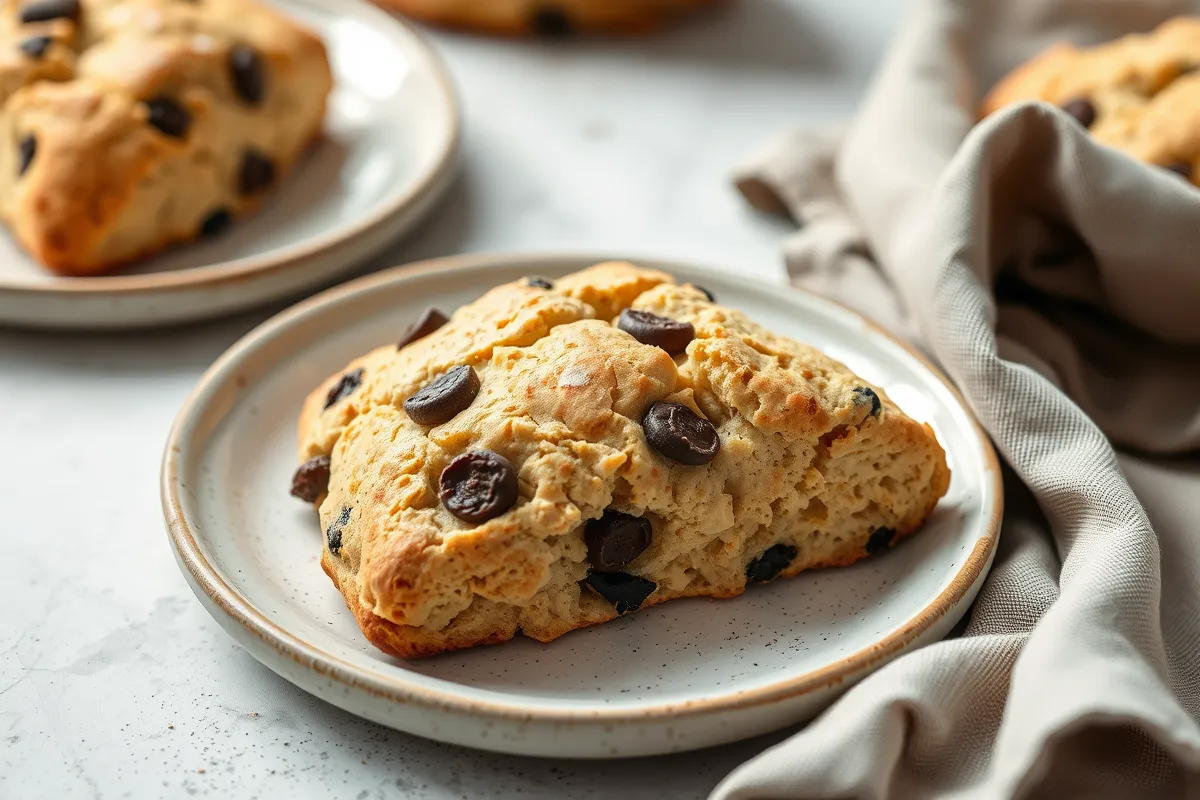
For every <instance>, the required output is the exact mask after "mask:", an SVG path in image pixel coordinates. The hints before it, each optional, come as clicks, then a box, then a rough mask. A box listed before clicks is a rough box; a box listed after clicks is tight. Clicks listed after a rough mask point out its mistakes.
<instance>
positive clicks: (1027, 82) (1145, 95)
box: [983, 17, 1200, 183]
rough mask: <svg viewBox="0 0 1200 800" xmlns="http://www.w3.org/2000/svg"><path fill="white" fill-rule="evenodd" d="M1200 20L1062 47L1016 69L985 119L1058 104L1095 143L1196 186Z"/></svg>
mask: <svg viewBox="0 0 1200 800" xmlns="http://www.w3.org/2000/svg"><path fill="white" fill-rule="evenodd" d="M1197 67H1200V19H1196V18H1189V17H1179V18H1176V19H1173V20H1170V21H1168V22H1165V23H1163V24H1162V25H1160V26H1159V27H1158V28H1156V29H1155V30H1154V31H1152V32H1151V33H1148V34H1134V35H1130V36H1125V37H1123V38H1121V39H1117V40H1116V41H1113V42H1109V43H1108V44H1103V45H1100V46H1097V47H1090V48H1084V49H1080V48H1077V47H1075V46H1073V45H1070V44H1060V45H1057V46H1056V47H1053V48H1051V49H1050V50H1048V51H1046V52H1045V53H1042V54H1041V55H1040V56H1038V57H1037V58H1034V59H1033V60H1032V61H1029V62H1027V63H1026V64H1024V65H1023V66H1021V67H1018V68H1017V69H1016V70H1015V71H1013V72H1012V73H1011V74H1010V75H1009V76H1008V77H1007V78H1005V79H1004V80H1003V81H1001V82H1000V83H999V84H998V85H997V86H996V87H995V88H994V89H993V90H992V92H991V93H990V94H989V95H988V97H987V99H986V100H985V101H984V104H983V113H984V115H987V114H991V113H993V112H995V111H997V110H999V109H1001V108H1003V107H1005V106H1008V105H1011V104H1013V103H1018V102H1022V101H1028V100H1044V101H1046V102H1048V103H1051V104H1053V105H1057V106H1060V107H1061V108H1062V109H1063V110H1064V111H1066V112H1067V113H1069V114H1071V115H1072V116H1073V117H1075V119H1076V120H1078V121H1079V123H1080V124H1081V125H1083V126H1084V127H1085V128H1087V129H1089V130H1090V131H1091V134H1092V136H1093V137H1094V138H1095V139H1096V140H1097V141H1099V142H1102V143H1103V144H1106V145H1109V146H1111V147H1115V148H1117V149H1118V150H1122V151H1124V152H1125V153H1128V154H1129V155H1131V156H1133V157H1134V158H1137V159H1139V160H1141V161H1144V162H1146V163H1148V164H1154V165H1157V166H1160V167H1163V168H1164V169H1169V170H1171V171H1173V172H1177V173H1179V174H1180V175H1182V176H1183V177H1185V178H1187V179H1188V180H1190V181H1192V182H1193V183H1196V182H1197V181H1200V170H1197V169H1196V167H1197V165H1198V164H1200V71H1197Z"/></svg>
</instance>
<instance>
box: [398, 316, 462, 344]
mask: <svg viewBox="0 0 1200 800" xmlns="http://www.w3.org/2000/svg"><path fill="white" fill-rule="evenodd" d="M449 321H450V319H449V318H448V317H447V316H446V315H445V314H443V313H442V312H440V311H438V310H437V309H436V308H427V309H425V313H424V314H422V315H421V318H420V319H418V320H417V321H416V322H414V323H413V324H412V326H410V327H409V329H408V332H407V333H405V334H404V338H403V339H401V340H400V343H399V344H398V345H396V349H397V350H400V349H403V348H405V347H408V346H409V345H410V344H412V343H413V342H415V341H417V340H418V339H424V338H425V337H426V336H428V335H429V334H431V333H433V332H434V331H436V330H437V329H438V328H440V327H442V326H443V325H445V324H446V323H447V322H449Z"/></svg>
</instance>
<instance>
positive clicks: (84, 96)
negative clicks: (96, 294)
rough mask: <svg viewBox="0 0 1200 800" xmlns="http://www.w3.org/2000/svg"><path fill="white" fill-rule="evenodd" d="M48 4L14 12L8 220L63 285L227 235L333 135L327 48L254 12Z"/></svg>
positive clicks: (0, 98)
mask: <svg viewBox="0 0 1200 800" xmlns="http://www.w3.org/2000/svg"><path fill="white" fill-rule="evenodd" d="M46 2H47V0H42V2H41V3H38V2H30V0H25V2H17V1H16V0H7V1H6V2H4V3H3V6H2V7H0V217H3V219H4V221H5V222H6V223H7V224H8V225H9V227H10V228H11V229H12V231H13V233H14V235H15V236H16V238H17V239H18V240H19V241H20V243H21V244H22V245H23V246H24V247H25V248H26V249H27V250H28V251H29V252H30V253H32V254H33V255H34V256H35V257H36V258H37V259H38V260H39V261H41V262H42V263H43V264H45V265H46V266H47V267H49V268H50V269H52V270H54V271H55V272H59V273H62V274H68V275H93V274H99V273H103V272H107V271H110V270H112V269H113V268H115V267H117V266H119V265H121V264H123V263H126V262H128V261H131V260H133V259H136V258H139V257H141V256H144V255H148V254H150V253H153V252H155V251H158V250H160V249H162V248H164V247H166V246H168V245H170V244H173V243H176V242H182V241H187V240H190V239H194V238H197V237H199V236H202V235H209V234H216V233H219V232H220V231H221V230H222V229H223V228H224V227H225V225H226V224H227V223H228V222H229V221H230V220H232V219H234V218H236V217H238V216H240V215H243V214H245V213H247V212H249V211H251V210H252V209H254V208H255V207H256V206H257V205H258V204H259V202H260V201H261V199H262V198H263V197H264V196H265V195H266V194H267V193H268V192H269V191H270V190H271V188H272V187H273V186H274V185H275V184H276V183H278V181H279V179H280V178H281V177H282V176H283V175H284V174H285V173H286V172H287V171H288V170H289V169H290V167H291V166H292V164H293V163H294V162H295V160H296V159H297V157H298V156H299V155H300V154H301V153H302V151H303V150H304V148H305V146H306V145H307V144H308V143H309V142H310V141H311V140H312V139H313V138H314V137H315V136H317V135H318V133H319V132H320V129H321V123H322V119H323V117H324V113H325V102H326V98H327V96H328V94H329V91H330V89H331V86H332V77H331V74H330V69H329V63H328V60H327V57H326V53H325V48H324V45H323V44H322V42H321V40H320V39H318V38H317V37H316V36H315V35H313V34H312V33H310V32H308V31H306V30H304V29H303V28H301V27H300V26H299V25H297V24H296V23H293V22H292V21H290V20H288V19H286V18H285V17H284V16H282V15H281V14H279V13H278V12H276V11H274V10H272V9H270V8H268V7H266V6H264V5H260V4H259V3H257V2H254V0H195V2H193V1H192V0H80V2H78V3H77V4H72V3H69V2H68V3H65V4H64V3H62V2H61V0H48V2H49V3H51V4H57V5H58V6H60V7H59V8H57V9H55V8H53V7H52V8H50V10H49V11H48V12H47V13H54V12H56V11H57V12H62V11H66V12H68V14H69V15H68V16H59V17H55V18H51V19H35V20H33V21H23V17H24V18H25V19H28V18H29V17H30V16H31V15H30V13H29V11H28V9H29V8H30V7H37V6H39V5H44V4H45V3H46ZM32 16H34V17H41V16H45V14H33V15H32ZM156 107H157V108H158V110H159V113H158V114H156V113H155V111H154V109H155V108H156ZM163 109H165V112H166V119H165V121H163V119H162V112H163ZM179 109H182V112H183V113H182V115H181V113H180V111H179Z"/></svg>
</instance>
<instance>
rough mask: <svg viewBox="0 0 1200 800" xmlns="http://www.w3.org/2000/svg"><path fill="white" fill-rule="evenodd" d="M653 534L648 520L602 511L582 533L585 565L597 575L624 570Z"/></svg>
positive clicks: (639, 553)
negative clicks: (598, 573)
mask: <svg viewBox="0 0 1200 800" xmlns="http://www.w3.org/2000/svg"><path fill="white" fill-rule="evenodd" d="M653 533H654V529H653V526H651V524H650V520H648V519H646V518H645V517H635V516H633V515H632V514H625V513H623V512H620V511H612V510H609V511H605V512H604V516H602V517H600V519H593V520H590V521H589V522H588V524H587V526H586V527H585V528H584V530H583V540H584V542H586V543H587V549H588V563H589V564H591V565H592V566H593V567H595V568H596V569H598V570H600V571H601V572H616V571H617V570H622V569H625V567H627V566H629V564H630V562H631V561H633V560H634V559H635V558H637V557H638V556H640V555H641V554H642V553H643V552H645V550H646V548H647V547H649V546H650V539H651V537H652V535H653Z"/></svg>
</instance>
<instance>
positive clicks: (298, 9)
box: [0, 0, 460, 329]
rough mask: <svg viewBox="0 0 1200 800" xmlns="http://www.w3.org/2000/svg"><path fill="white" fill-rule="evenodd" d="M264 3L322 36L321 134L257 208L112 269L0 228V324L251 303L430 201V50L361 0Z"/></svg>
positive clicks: (438, 109)
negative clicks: (93, 271) (329, 83)
mask: <svg viewBox="0 0 1200 800" xmlns="http://www.w3.org/2000/svg"><path fill="white" fill-rule="evenodd" d="M266 2H270V3H272V4H273V5H276V6H278V7H279V8H280V9H281V10H282V11H283V12H285V13H286V14H288V15H289V16H291V17H293V18H295V19H297V20H299V21H301V22H303V23H305V24H307V25H308V26H310V27H311V28H312V29H314V30H316V31H319V32H320V34H321V36H322V38H324V40H325V44H326V46H327V48H328V51H329V57H330V61H331V63H332V66H333V73H334V79H335V81H336V85H335V88H334V92H333V95H332V97H331V98H330V102H329V110H328V113H327V115H326V119H325V135H324V137H323V138H322V139H320V140H319V141H318V143H317V144H316V145H315V146H314V147H313V148H312V150H311V152H309V153H308V154H307V155H306V157H305V158H303V159H302V160H301V161H300V163H299V164H297V165H296V168H295V169H294V170H293V171H292V173H291V174H290V175H288V177H287V178H286V179H285V180H284V182H283V184H282V185H281V186H279V187H278V188H277V190H276V191H274V192H272V194H271V196H270V197H269V198H267V200H266V201H265V202H264V204H263V207H262V209H260V210H259V212H258V213H257V214H254V215H251V216H248V217H246V218H245V219H244V220H240V221H239V222H238V223H237V224H236V225H234V226H233V227H232V228H230V230H229V232H228V233H226V234H224V235H222V236H221V237H219V238H217V239H213V240H211V241H203V242H193V243H190V244H187V245H182V246H180V247H177V248H174V249H172V250H170V251H168V252H165V253H163V254H161V255H159V256H156V257H153V258H149V259H145V260H143V261H140V262H138V263H137V264H135V265H133V266H131V267H130V268H129V269H127V270H124V271H122V272H120V273H118V274H116V275H108V276H102V277H94V278H66V277H58V276H55V275H52V274H51V273H49V272H47V271H46V270H45V269H44V268H43V267H42V266H40V265H39V264H38V263H37V262H36V261H35V260H33V258H31V257H30V256H29V255H28V254H27V253H25V251H24V250H22V249H21V248H20V247H19V246H18V245H17V244H16V242H15V241H14V240H13V239H12V237H11V236H10V235H9V234H8V232H7V231H6V230H4V229H3V228H2V227H0V324H5V325H20V326H27V327H40V328H76V329H97V328H109V329H112V328H136V327H148V326H154V325H164V324H173V323H179V322H187V321H192V320H196V319H201V318H204V317H211V316H216V315H219V314H226V313H231V312H234V311H238V310H241V309H246V308H251V307H253V306H255V305H260V304H262V303H265V302H268V301H270V300H272V299H277V298H283V297H289V296H294V295H296V294H298V293H300V292H302V291H303V290H305V289H309V288H311V287H313V286H317V285H320V284H322V283H329V282H331V281H332V280H333V279H334V278H335V277H336V276H337V275H338V274H340V273H343V272H345V271H346V270H348V269H350V268H351V267H353V266H354V265H355V264H357V263H359V262H361V261H362V260H363V259H365V258H367V257H369V256H371V255H373V254H375V253H376V252H378V251H379V250H380V249H381V248H383V247H385V246H386V245H388V244H389V243H390V242H392V241H394V240H395V239H396V238H397V237H399V236H401V235H402V234H404V233H405V232H406V231H408V230H409V229H410V228H412V227H413V226H414V225H416V224H417V223H418V222H419V221H420V220H421V219H422V218H423V217H424V216H425V215H426V214H427V213H428V212H429V211H430V210H431V209H432V208H433V206H434V204H435V203H436V202H437V200H438V199H439V198H440V197H441V196H442V194H443V193H444V190H445V189H446V188H447V187H448V186H449V184H450V182H451V180H452V179H453V176H454V172H455V166H456V163H457V158H458V141H459V120H460V115H459V109H458V102H457V100H456V98H455V95H454V91H453V89H452V87H451V83H450V80H449V77H448V76H447V73H446V70H445V69H444V67H443V66H442V63H441V60H440V59H439V58H438V56H437V55H436V54H435V53H434V52H433V51H432V50H431V49H430V48H429V46H428V45H427V44H426V43H425V41H424V39H423V38H422V37H421V36H420V34H418V33H417V32H416V31H415V30H414V29H413V28H411V27H409V26H408V25H406V24H405V23H402V22H400V21H399V20H397V19H395V18H394V17H392V16H390V15H388V14H387V13H385V12H384V11H381V10H380V9H378V8H376V7H374V6H372V5H370V4H368V3H366V2H363V0H266Z"/></svg>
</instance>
